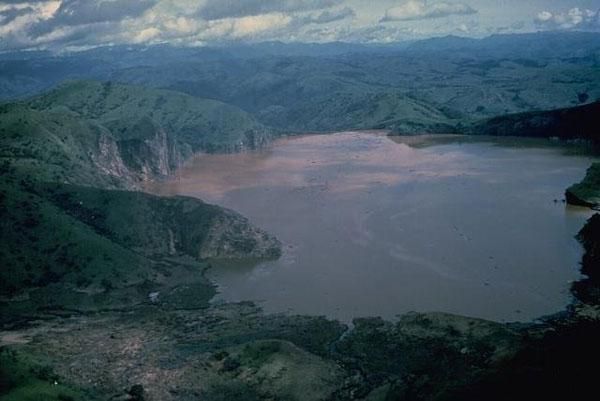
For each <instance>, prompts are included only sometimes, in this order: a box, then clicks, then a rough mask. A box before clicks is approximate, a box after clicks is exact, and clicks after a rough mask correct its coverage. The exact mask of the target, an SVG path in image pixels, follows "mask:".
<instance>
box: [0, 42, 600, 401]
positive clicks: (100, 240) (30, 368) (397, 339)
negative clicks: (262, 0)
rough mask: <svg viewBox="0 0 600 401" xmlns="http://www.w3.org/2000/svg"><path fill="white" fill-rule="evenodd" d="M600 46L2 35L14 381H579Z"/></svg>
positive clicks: (135, 384) (221, 387)
mask: <svg viewBox="0 0 600 401" xmlns="http://www.w3.org/2000/svg"><path fill="white" fill-rule="evenodd" d="M598 37H599V36H598V34H597V33H592V32H564V33H558V32H539V33H531V34H521V35H492V36H490V37H487V38H484V39H477V40H475V39H466V38H457V37H442V38H434V39H429V40H423V41H418V42H414V43H401V44H394V43H392V44H389V45H359V44H343V43H330V44H311V45H308V44H305V45H303V44H283V43H277V42H272V43H254V44H245V45H235V44H231V45H230V46H223V47H219V46H214V47H210V46H206V47H202V46H201V47H194V46H190V47H183V46H182V47H178V46H171V45H160V44H159V45H154V46H144V45H133V44H132V45H128V46H118V45H115V46H106V47H101V46H100V47H92V48H91V49H86V50H82V51H76V52H64V53H52V52H50V51H48V52H46V51H39V52H38V51H28V52H19V51H16V52H4V53H1V54H0V98H1V99H3V101H4V103H2V104H0V173H1V174H0V266H2V269H1V270H0V362H1V363H0V400H1V401H27V400H31V401H33V400H40V399H43V400H60V401H69V400H129V401H142V400H149V401H153V400H197V399H204V400H263V399H267V400H307V401H308V400H330V401H338V400H339V401H341V400H364V401H376V400H381V401H384V400H385V401H389V400H462V401H465V400H467V401H468V400H481V399H491V400H496V399H497V400H520V399H524V400H525V399H527V400H531V399H540V398H546V399H554V398H556V397H562V399H572V398H577V397H578V396H581V397H583V395H584V394H586V392H587V391H589V390H590V389H591V388H593V386H594V385H595V371H593V370H589V369H588V368H587V366H588V365H590V364H593V363H596V362H597V360H598V359H599V358H600V348H599V347H598V344H597V336H598V334H599V333H600V326H599V322H600V314H599V313H600V296H599V294H600V284H599V283H600V282H599V281H598V277H597V276H598V266H600V260H599V255H600V251H599V249H600V248H599V247H600V231H599V230H600V216H599V215H598V214H595V212H594V210H593V209H592V208H595V207H597V205H598V188H599V186H598V179H597V178H598V174H597V173H598V171H597V170H598V168H597V167H598V163H597V162H598V143H600V140H599V138H600V137H599V136H598V135H599V132H598V127H599V126H600V124H599V122H600V121H599V116H600V113H599V112H598V104H599V103H598V99H599V98H600V75H599V71H600V70H599V69H598V66H599V60H600V59H599V58H598V57H599V54H600V53H599V51H600V46H599V45H598V43H600V41H598ZM548 43H552V46H548ZM590 165H591V167H590ZM586 170H587V173H586ZM578 182H579V184H576V183H578Z"/></svg>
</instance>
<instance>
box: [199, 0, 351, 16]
mask: <svg viewBox="0 0 600 401" xmlns="http://www.w3.org/2000/svg"><path fill="white" fill-rule="evenodd" d="M341 2H342V0H211V1H209V2H208V3H206V5H204V6H203V7H202V8H201V9H200V10H199V12H198V14H199V16H200V17H202V18H204V19H207V20H216V19H222V18H230V17H246V16H251V15H260V14H267V13H271V12H294V11H310V10H319V9H324V8H329V7H332V6H335V5H338V4H340V3H341Z"/></svg>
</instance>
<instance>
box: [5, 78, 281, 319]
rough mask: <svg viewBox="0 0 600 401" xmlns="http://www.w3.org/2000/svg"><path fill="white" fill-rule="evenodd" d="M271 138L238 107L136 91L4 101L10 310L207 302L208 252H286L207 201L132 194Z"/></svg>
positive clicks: (70, 88)
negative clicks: (193, 162)
mask: <svg viewBox="0 0 600 401" xmlns="http://www.w3.org/2000/svg"><path fill="white" fill-rule="evenodd" d="M267 140H268V133H267V132H266V130H265V129H264V128H262V126H261V125H260V124H258V123H256V121H255V120H254V119H252V117H250V116H249V115H248V114H246V113H244V112H242V111H241V110H239V109H236V108H235V107H232V106H227V105H224V104H222V103H219V102H216V101H210V100H201V99H196V98H192V97H190V96H187V95H183V94H178V93H173V92H169V91H160V90H145V89H142V88H137V87H131V86H121V85H114V86H113V85H111V84H101V83H94V82H75V83H70V84H67V85H64V86H62V87H60V88H59V89H57V90H55V91H52V92H50V93H48V94H45V95H42V96H39V97H36V98H35V99H32V100H29V101H24V102H18V103H11V104H4V105H1V106H0V171H1V174H0V266H3V268H2V269H1V270H0V283H1V284H0V310H1V311H2V318H3V319H10V317H11V316H14V315H23V314H36V313H38V312H40V310H41V309H49V310H53V311H56V310H63V309H77V310H98V309H105V308H119V307H123V306H131V305H135V304H139V303H143V302H148V294H149V293H150V292H160V293H161V297H163V298H164V300H165V301H166V302H167V304H172V305H175V306H176V305H177V304H178V302H180V301H181V299H182V297H183V298H185V299H186V302H187V303H189V302H192V304H193V305H198V306H206V303H207V302H208V300H209V299H210V298H211V297H212V295H213V294H214V289H213V287H212V285H211V284H209V283H208V282H207V280H206V279H205V278H204V277H203V275H202V271H203V269H205V268H206V267H207V266H208V262H207V259H247V258H251V259H263V258H276V257H278V256H279V252H280V251H279V250H280V244H279V242H278V241H277V240H276V239H275V238H273V237H271V236H269V235H268V234H266V233H265V232H263V231H261V230H260V229H258V228H256V227H254V226H252V225H251V224H250V222H248V220H246V219H245V218H243V217H242V216H240V215H238V214H237V213H235V212H232V211H229V210H225V209H223V208H220V207H217V206H213V205H208V204H205V203H203V202H202V201H200V200H197V199H191V198H181V197H175V198H160V197H155V196H151V195H148V194H144V193H140V192H130V191H126V190H132V189H136V188H138V185H139V184H140V183H141V181H144V180H149V179H157V178H160V177H161V176H165V175H167V174H169V173H170V172H171V171H172V169H173V168H175V167H177V165H178V164H179V163H181V162H182V161H183V160H184V159H185V157H187V156H189V155H190V154H191V153H192V152H198V151H213V150H221V151H229V150H236V149H241V148H243V147H252V146H259V145H261V144H262V143H264V142H265V141H267ZM116 189H121V190H116ZM173 291H175V292H173ZM192 295H193V297H192ZM189 297H192V298H193V299H192V300H191V301H190V300H189V299H188V298H189Z"/></svg>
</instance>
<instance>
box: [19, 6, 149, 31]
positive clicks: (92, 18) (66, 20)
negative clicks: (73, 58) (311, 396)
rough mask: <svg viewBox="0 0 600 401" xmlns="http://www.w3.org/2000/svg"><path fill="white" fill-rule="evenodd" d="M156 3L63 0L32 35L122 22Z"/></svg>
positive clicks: (35, 27)
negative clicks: (79, 26) (64, 28)
mask: <svg viewBox="0 0 600 401" xmlns="http://www.w3.org/2000/svg"><path fill="white" fill-rule="evenodd" d="M156 3H157V0H138V1H131V0H105V1H90V0H63V1H62V3H61V4H60V7H59V8H58V10H56V13H54V15H53V16H52V18H50V19H48V20H46V21H43V22H40V23H39V24H37V25H35V26H34V27H32V29H31V31H30V34H31V35H32V36H34V37H38V36H41V35H44V34H47V33H50V32H52V31H53V30H54V29H56V28H59V27H64V26H78V25H89V24H95V23H103V22H116V21H121V20H123V19H125V18H128V17H137V16H139V15H141V14H142V13H143V12H144V11H146V10H148V9H149V8H151V7H152V6H154V5H155V4H156Z"/></svg>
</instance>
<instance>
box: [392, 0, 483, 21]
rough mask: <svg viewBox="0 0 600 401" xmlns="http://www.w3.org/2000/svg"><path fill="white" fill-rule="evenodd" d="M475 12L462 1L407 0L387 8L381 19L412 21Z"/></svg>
mask: <svg viewBox="0 0 600 401" xmlns="http://www.w3.org/2000/svg"><path fill="white" fill-rule="evenodd" d="M475 13H477V10H475V9H474V8H472V7H471V6H469V5H467V4H464V3H451V2H447V1H440V2H434V3H430V2H428V1H426V0H409V1H407V2H405V3H404V4H402V5H400V6H398V7H393V8H390V9H388V10H387V11H386V12H385V15H384V17H383V18H382V19H381V21H384V22H385V21H414V20H423V19H431V18H443V17H448V16H450V15H471V14H475Z"/></svg>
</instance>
